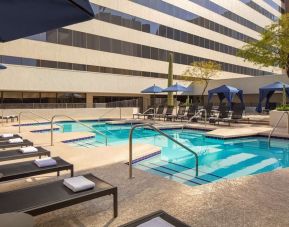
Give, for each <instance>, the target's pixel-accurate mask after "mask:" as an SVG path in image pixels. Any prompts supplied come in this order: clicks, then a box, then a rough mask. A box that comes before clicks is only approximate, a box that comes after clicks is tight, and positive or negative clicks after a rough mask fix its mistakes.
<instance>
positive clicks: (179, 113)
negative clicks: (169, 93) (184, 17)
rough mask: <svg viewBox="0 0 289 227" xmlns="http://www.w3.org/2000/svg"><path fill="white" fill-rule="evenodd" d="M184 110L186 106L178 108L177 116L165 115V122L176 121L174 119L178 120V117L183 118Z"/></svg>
mask: <svg viewBox="0 0 289 227" xmlns="http://www.w3.org/2000/svg"><path fill="white" fill-rule="evenodd" d="M186 108H187V107H186V106H179V109H178V112H177V114H171V115H167V116H165V120H167V121H168V120H171V121H173V120H176V119H178V118H180V117H183V116H184V115H185V113H186Z"/></svg>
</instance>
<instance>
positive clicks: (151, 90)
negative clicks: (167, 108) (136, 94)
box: [141, 84, 163, 113]
mask: <svg viewBox="0 0 289 227" xmlns="http://www.w3.org/2000/svg"><path fill="white" fill-rule="evenodd" d="M162 91H163V89H162V88H161V87H158V86H156V85H155V84H154V86H151V87H148V88H146V89H144V90H142V91H141V93H151V94H154V113H155V112H156V106H155V103H156V102H155V94H156V93H161V92H162Z"/></svg>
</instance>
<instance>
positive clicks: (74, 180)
mask: <svg viewBox="0 0 289 227" xmlns="http://www.w3.org/2000/svg"><path fill="white" fill-rule="evenodd" d="M63 184H64V185H65V186H66V187H68V188H69V189H70V190H72V191H73V192H80V191H84V190H88V189H92V188H94V187H95V183H94V182H92V181H90V180H88V179H87V178H85V177H84V176H78V177H71V178H68V179H65V180H64V181H63Z"/></svg>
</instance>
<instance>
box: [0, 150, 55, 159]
mask: <svg viewBox="0 0 289 227" xmlns="http://www.w3.org/2000/svg"><path fill="white" fill-rule="evenodd" d="M36 148H37V152H30V153H22V152H21V151H20V149H15V150H4V151H0V162H3V161H9V160H16V159H24V158H31V157H39V158H41V157H42V156H50V151H48V150H46V149H44V148H42V147H36Z"/></svg>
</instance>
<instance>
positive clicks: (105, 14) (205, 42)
mask: <svg viewBox="0 0 289 227" xmlns="http://www.w3.org/2000/svg"><path fill="white" fill-rule="evenodd" d="M96 9H97V13H96V19H98V20H101V21H105V22H109V23H112V24H116V25H120V26H123V27H127V28H131V29H134V30H138V31H142V32H147V33H150V34H154V35H158V36H162V37H165V38H168V39H173V40H176V41H180V42H183V43H188V44H191V45H195V46H200V47H203V48H206V49H211V50H215V51H218V52H222V53H226V54H231V55H234V56H236V54H237V51H238V49H237V48H235V47H231V46H228V45H225V44H222V43H219V42H215V41H213V40H210V39H206V38H202V37H200V36H197V35H192V34H190V33H187V32H183V31H180V30H178V29H174V28H171V27H167V26H165V25H161V24H157V23H155V22H152V21H148V20H144V19H141V18H138V17H134V16H131V15H128V14H125V13H122V12H118V11H115V10H113V9H109V8H105V7H102V6H96Z"/></svg>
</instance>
